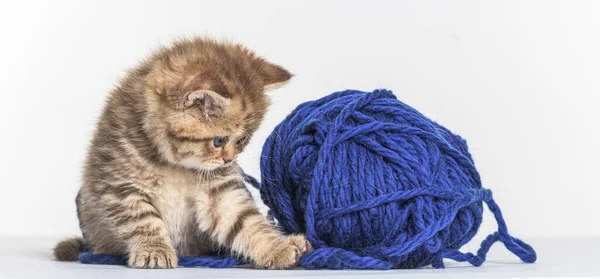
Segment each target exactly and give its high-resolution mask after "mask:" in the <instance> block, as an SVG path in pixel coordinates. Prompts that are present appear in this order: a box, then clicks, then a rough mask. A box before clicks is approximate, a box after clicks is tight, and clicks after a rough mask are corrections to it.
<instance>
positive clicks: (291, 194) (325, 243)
mask: <svg viewBox="0 0 600 279" xmlns="http://www.w3.org/2000/svg"><path fill="white" fill-rule="evenodd" d="M261 172H262V179H261V180H262V184H261V186H260V191H261V196H262V198H263V200H264V201H265V203H266V204H267V205H268V206H269V207H270V209H271V213H272V214H273V216H274V217H275V218H276V219H277V221H278V223H279V225H280V226H281V227H282V228H283V229H284V230H286V231H287V232H289V233H306V235H307V237H308V239H309V240H310V242H311V243H312V244H313V246H314V247H315V248H316V249H315V251H313V252H311V253H309V254H308V255H305V256H304V257H302V259H301V262H300V264H301V265H302V266H304V267H305V268H310V269H314V268H333V269H340V268H361V269H362V268H368V269H389V268H415V267H421V266H428V265H432V266H433V267H436V268H441V267H443V259H444V258H449V259H453V260H457V261H468V262H470V263H471V264H473V265H476V266H478V265H481V264H482V263H483V262H484V261H485V256H486V253H487V252H488V250H489V248H490V247H491V245H492V244H493V243H494V242H496V241H500V242H502V243H504V245H505V246H506V247H507V249H509V250H510V251H511V252H513V253H514V254H515V255H517V256H518V257H519V258H520V259H521V260H523V261H524V262H534V261H535V260H536V254H535V251H534V250H533V248H532V247H531V246H529V245H527V244H526V243H524V242H522V241H521V240H519V239H516V238H514V237H512V236H510V235H509V234H508V230H507V228H506V224H505V223H504V220H503V218H502V214H501V212H500V209H499V207H498V205H497V204H496V203H495V202H494V200H493V199H492V193H491V191H490V190H488V189H485V188H482V185H481V180H480V177H479V174H478V172H477V169H476V168H475V165H474V162H473V159H472V158H471V155H470V154H469V151H468V148H467V145H466V142H465V141H464V140H463V139H462V138H460V137H459V136H457V135H455V134H453V133H451V132H450V131H449V130H448V129H446V128H444V127H443V126H441V125H438V124H437V123H435V122H434V121H432V120H430V119H428V118H426V117H425V116H423V115H422V114H421V113H419V112H418V111H416V110H415V109H413V108H411V107H409V106H408V105H406V104H404V103H402V102H400V101H399V100H397V99H396V97H395V96H394V94H392V92H390V91H387V90H376V91H374V92H372V93H366V92H360V91H353V90H348V91H343V92H337V93H333V94H331V95H329V96H326V97H324V98H321V99H319V100H315V101H310V102H306V103H303V104H301V105H300V106H298V107H297V108H296V109H295V110H294V111H293V112H292V113H291V114H290V115H289V116H288V117H287V118H286V119H285V120H284V121H282V122H281V123H280V124H279V125H278V126H277V127H276V128H275V130H274V131H273V133H272V134H271V135H270V136H269V138H268V139H267V141H266V142H265V144H264V147H263V153H262V160H261ZM484 202H485V203H486V204H487V206H488V208H489V209H490V211H491V212H492V213H493V214H494V216H495V218H496V220H497V222H498V231H497V232H496V233H493V234H491V235H490V236H488V237H487V238H486V239H485V240H484V241H483V243H482V244H481V249H480V250H479V251H478V253H477V254H476V255H475V254H471V253H461V252H459V248H460V247H461V246H463V245H464V244H466V243H467V242H468V241H470V240H471V239H472V238H473V236H474V235H475V234H476V233H477V230H478V229H479V226H480V224H481V221H482V213H483V203H484Z"/></svg>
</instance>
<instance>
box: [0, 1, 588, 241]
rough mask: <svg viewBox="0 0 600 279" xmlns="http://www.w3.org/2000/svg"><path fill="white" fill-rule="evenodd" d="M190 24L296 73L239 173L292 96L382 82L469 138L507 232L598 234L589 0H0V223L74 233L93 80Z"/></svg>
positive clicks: (94, 106) (32, 231)
mask: <svg viewBox="0 0 600 279" xmlns="http://www.w3.org/2000/svg"><path fill="white" fill-rule="evenodd" d="M195 34H207V35H212V36H215V37H217V38H226V39H231V40H235V41H237V42H240V43H244V44H246V45H247V46H248V47H249V48H251V49H254V50H256V52H257V53H259V54H260V55H262V56H264V57H266V58H268V59H269V60H271V61H273V62H275V63H279V64H281V65H283V66H285V67H286V68H288V69H289V70H290V71H291V72H293V73H294V74H296V77H294V79H293V80H292V81H291V83H289V84H288V85H287V86H286V87H284V88H281V89H278V90H276V91H273V92H272V95H273V99H274V106H273V107H272V110H271V111H270V113H269V114H268V115H267V119H266V121H265V122H264V125H263V126H262V128H261V130H260V131H259V132H258V133H257V135H256V136H255V138H254V140H253V142H252V145H251V147H250V148H248V151H247V152H246V153H245V154H243V155H242V159H241V160H242V163H243V166H244V167H245V168H246V169H247V170H248V172H249V173H251V174H254V175H257V174H258V173H259V170H258V158H259V153H260V149H261V146H262V142H263V141H264V139H265V138H266V136H267V135H268V133H269V131H271V129H272V128H273V127H274V126H275V125H276V124H277V123H278V122H279V121H280V120H282V119H283V118H284V116H285V115H286V114H287V113H288V112H289V111H290V110H291V109H293V108H294V107H295V106H296V105H297V104H299V103H301V102H303V101H307V100H311V99H315V98H318V97H321V96H324V95H326V94H328V93H331V92H334V91H338V90H342V89H346V88H352V89H361V90H369V91H370V90H372V89H375V88H381V87H385V88H389V89H392V90H393V91H394V92H395V93H396V94H397V95H398V97H399V98H400V99H401V100H403V101H404V102H406V103H408V104H410V105H412V106H413V107H415V108H417V109H419V110H420V111H422V112H423V113H424V114H426V115H427V116H429V117H431V118H433V119H434V120H436V121H438V122H440V123H441V124H443V125H445V126H447V127H449V128H450V129H451V130H453V131H455V132H457V133H459V134H460V135H462V136H463V137H464V138H466V139H467V140H468V141H469V145H470V149H471V151H472V153H473V155H474V157H475V160H476V163H477V166H478V168H479V170H480V172H481V175H482V179H483V182H484V186H485V187H487V188H491V189H492V190H493V191H494V193H495V197H496V199H497V201H498V203H499V204H500V206H501V207H502V209H503V211H504V213H505V218H506V220H507V222H508V225H509V229H510V230H511V231H512V232H513V233H514V234H515V235H517V236H519V237H527V236H592V235H600V222H599V218H598V213H599V212H600V210H599V205H598V203H599V202H600V183H599V182H598V174H599V171H600V170H599V167H600V164H599V159H598V158H600V148H599V143H600V142H599V140H600V132H599V131H598V120H600V112H599V110H598V108H597V106H598V104H599V101H600V97H599V94H600V82H599V81H600V3H599V2H594V1H475V0H474V1H412V2H409V1H361V2H357V1H294V2H291V1H237V2H232V1H214V0H213V1H205V2H201V1H96V2H92V1H45V2H42V1H40V2H29V1H11V2H9V1H2V2H1V4H0V40H1V41H0V90H1V91H0V92H1V93H0V129H1V130H0V131H1V132H0V150H1V153H0V187H1V188H0V235H53V236H68V235H72V234H79V232H78V225H77V219H76V214H75V204H74V198H75V195H76V193H77V190H78V187H79V184H80V170H81V168H82V163H83V160H84V156H85V150H86V147H87V145H88V141H89V140H90V137H91V133H92V131H93V129H94V125H95V121H96V118H97V116H98V115H99V112H100V110H101V108H102V105H103V101H104V99H105V95H106V93H107V91H109V90H110V89H111V88H112V87H113V86H114V85H115V83H116V80H117V79H118V78H119V77H122V76H123V73H124V70H125V69H127V68H128V67H130V66H132V65H135V63H136V61H138V60H139V59H141V58H143V57H144V56H146V55H148V54H149V53H150V51H151V49H153V48H155V47H156V46H159V45H162V44H166V43H168V42H169V41H170V40H171V39H173V38H176V37H178V36H190V35H195ZM489 217H490V216H489V215H488V216H486V218H487V219H486V220H485V221H484V225H483V228H482V230H481V231H482V232H491V231H493V230H494V228H495V222H494V221H493V219H491V218H489Z"/></svg>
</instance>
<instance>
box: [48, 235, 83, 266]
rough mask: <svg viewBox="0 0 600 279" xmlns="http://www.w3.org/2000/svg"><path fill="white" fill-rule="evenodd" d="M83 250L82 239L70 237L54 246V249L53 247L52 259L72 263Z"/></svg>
mask: <svg viewBox="0 0 600 279" xmlns="http://www.w3.org/2000/svg"><path fill="white" fill-rule="evenodd" d="M83 250H84V244H83V238H82V237H79V236H78V237H72V238H68V239H65V240H63V241H61V242H59V243H58V244H56V247H54V257H56V259H57V260H59V261H67V262H74V261H76V260H77V257H78V256H79V253H81V252H83Z"/></svg>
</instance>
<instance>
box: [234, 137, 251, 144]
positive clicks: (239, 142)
mask: <svg viewBox="0 0 600 279" xmlns="http://www.w3.org/2000/svg"><path fill="white" fill-rule="evenodd" d="M246 141H248V137H242V138H240V139H239V140H237V141H236V142H235V145H237V146H240V145H242V144H244V143H246Z"/></svg>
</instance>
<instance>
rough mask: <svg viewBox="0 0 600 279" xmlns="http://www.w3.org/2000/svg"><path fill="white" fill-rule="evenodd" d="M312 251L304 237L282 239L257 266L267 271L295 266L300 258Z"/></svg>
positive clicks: (296, 236) (295, 236)
mask: <svg viewBox="0 0 600 279" xmlns="http://www.w3.org/2000/svg"><path fill="white" fill-rule="evenodd" d="M311 250H312V246H311V245H310V243H309V242H308V241H307V240H306V237H304V235H294V236H288V237H286V238H284V239H283V240H282V241H281V242H280V243H278V244H277V245H275V246H273V248H271V250H269V251H267V252H266V254H265V255H264V256H263V257H262V258H261V259H260V261H257V264H258V266H260V267H262V268H268V269H284V268H290V267H294V266H296V264H298V261H299V260H300V257H301V256H302V255H304V254H306V253H308V252H310V251H311Z"/></svg>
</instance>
